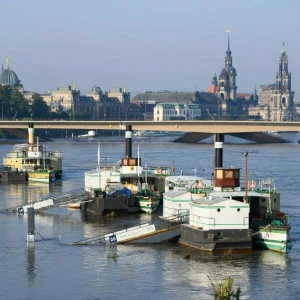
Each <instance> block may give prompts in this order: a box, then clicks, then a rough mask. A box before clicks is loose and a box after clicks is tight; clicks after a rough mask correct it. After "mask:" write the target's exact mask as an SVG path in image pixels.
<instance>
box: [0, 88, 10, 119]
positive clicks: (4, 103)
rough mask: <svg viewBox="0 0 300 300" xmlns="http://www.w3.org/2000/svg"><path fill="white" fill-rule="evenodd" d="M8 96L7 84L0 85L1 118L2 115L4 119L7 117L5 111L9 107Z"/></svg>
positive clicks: (6, 111)
mask: <svg viewBox="0 0 300 300" xmlns="http://www.w3.org/2000/svg"><path fill="white" fill-rule="evenodd" d="M10 96H11V88H10V87H9V86H8V85H4V86H1V85H0V102H1V118H2V116H3V118H4V119H7V118H8V116H7V113H8V108H9V102H10ZM2 110H3V111H2Z"/></svg>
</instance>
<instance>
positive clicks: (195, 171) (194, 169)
mask: <svg viewBox="0 0 300 300" xmlns="http://www.w3.org/2000/svg"><path fill="white" fill-rule="evenodd" d="M192 170H193V171H194V176H195V177H197V170H198V169H196V168H193V169H192Z"/></svg>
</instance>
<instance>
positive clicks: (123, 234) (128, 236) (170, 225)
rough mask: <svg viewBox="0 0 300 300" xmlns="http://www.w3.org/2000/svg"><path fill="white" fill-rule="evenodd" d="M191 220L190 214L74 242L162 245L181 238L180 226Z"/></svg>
mask: <svg viewBox="0 0 300 300" xmlns="http://www.w3.org/2000/svg"><path fill="white" fill-rule="evenodd" d="M188 220H189V212H182V213H179V214H176V215H173V216H170V217H165V218H162V217H161V218H158V219H157V220H155V221H152V222H148V223H144V224H141V225H138V226H134V227H130V228H126V229H123V230H120V231H115V232H111V233H107V234H103V235H98V236H94V237H91V238H87V239H84V240H80V241H77V242H74V243H73V245H76V246H82V245H99V244H126V243H149V244H154V243H161V242H164V241H168V240H171V239H174V238H176V237H179V236H180V224H185V223H187V222H188Z"/></svg>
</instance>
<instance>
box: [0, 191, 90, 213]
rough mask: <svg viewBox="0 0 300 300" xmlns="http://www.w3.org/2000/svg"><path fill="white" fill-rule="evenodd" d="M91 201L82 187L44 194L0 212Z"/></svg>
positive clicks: (13, 211)
mask: <svg viewBox="0 0 300 300" xmlns="http://www.w3.org/2000/svg"><path fill="white" fill-rule="evenodd" d="M87 201H91V200H89V199H88V197H87V196H85V195H84V189H83V188H81V189H76V190H73V191H69V192H66V193H62V194H59V195H55V196H45V197H42V198H40V199H39V200H36V201H33V202H30V203H26V204H21V205H17V206H14V207H10V208H6V209H2V210H0V213H2V214H7V213H18V212H22V213H23V212H25V213H26V212H27V208H28V207H33V208H34V209H35V211H36V212H38V211H42V210H46V209H49V208H53V207H58V206H64V205H67V204H69V203H81V202H87Z"/></svg>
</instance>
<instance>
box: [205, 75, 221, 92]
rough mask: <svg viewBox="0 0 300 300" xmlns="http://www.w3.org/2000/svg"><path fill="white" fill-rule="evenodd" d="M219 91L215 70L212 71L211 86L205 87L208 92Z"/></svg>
mask: <svg viewBox="0 0 300 300" xmlns="http://www.w3.org/2000/svg"><path fill="white" fill-rule="evenodd" d="M218 91H219V86H218V77H217V74H216V72H214V73H213V77H212V80H211V86H210V87H209V88H208V89H207V92H208V93H213V94H215V93H217V92H218Z"/></svg>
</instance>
